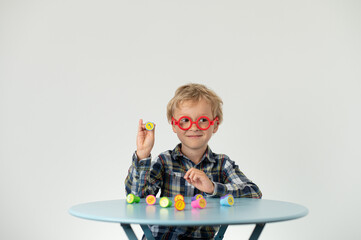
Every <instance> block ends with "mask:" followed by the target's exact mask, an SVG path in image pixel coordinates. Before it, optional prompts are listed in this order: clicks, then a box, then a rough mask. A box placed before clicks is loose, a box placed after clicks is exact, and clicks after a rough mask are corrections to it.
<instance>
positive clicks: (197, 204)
mask: <svg viewBox="0 0 361 240" xmlns="http://www.w3.org/2000/svg"><path fill="white" fill-rule="evenodd" d="M191 205H192V207H193V208H205V207H206V206H207V200H206V199H205V198H198V199H197V200H194V201H192V203H191Z"/></svg>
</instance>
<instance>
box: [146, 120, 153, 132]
mask: <svg viewBox="0 0 361 240" xmlns="http://www.w3.org/2000/svg"><path fill="white" fill-rule="evenodd" d="M145 129H146V130H148V131H152V130H153V129H154V123H152V122H146V123H145Z"/></svg>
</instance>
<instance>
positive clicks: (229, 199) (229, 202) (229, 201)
mask: <svg viewBox="0 0 361 240" xmlns="http://www.w3.org/2000/svg"><path fill="white" fill-rule="evenodd" d="M220 204H221V205H222V206H233V204H234V198H233V196H232V194H227V195H225V196H223V197H221V200H220Z"/></svg>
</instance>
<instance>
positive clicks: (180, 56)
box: [0, 0, 361, 240]
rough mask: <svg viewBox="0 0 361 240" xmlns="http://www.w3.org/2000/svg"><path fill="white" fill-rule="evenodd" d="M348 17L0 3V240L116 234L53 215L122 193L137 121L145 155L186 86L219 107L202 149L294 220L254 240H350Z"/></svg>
mask: <svg viewBox="0 0 361 240" xmlns="http://www.w3.org/2000/svg"><path fill="white" fill-rule="evenodd" d="M360 12H361V3H360V1H347V0H344V1H321V0H310V1H119V0H117V1H111V0H106V1H85V0H83V1H82V0H71V1H66V0H65V1H55V0H52V1H51V0H50V1H39V0H38V1H36V0H33V1H12V0H8V1H6V0H3V1H1V2H0V190H1V197H0V229H1V230H0V238H1V239H7V240H12V239H16V240H17V239H40V240H42V239H44V240H45V239H54V240H57V239H89V240H90V239H125V234H124V232H123V230H122V229H121V228H120V227H119V226H118V225H117V224H109V223H101V222H93V221H87V220H83V219H79V218H75V217H72V216H70V215H69V214H68V212H67V211H68V209H69V208H70V207H71V206H72V205H74V204H78V203H82V202H89V201H97V200H107V199H118V198H124V197H125V193H124V178H125V176H126V174H127V169H128V166H129V164H130V161H131V155H132V153H133V151H134V150H135V136H136V130H137V122H138V119H139V118H144V119H145V120H151V121H154V122H156V124H157V132H156V137H157V138H156V146H155V148H154V151H153V154H154V155H156V154H157V153H159V152H161V151H164V150H167V149H172V148H173V147H174V146H175V145H176V143H177V142H178V141H177V138H176V136H175V135H174V134H173V133H172V132H171V128H170V126H169V124H168V123H167V121H166V116H165V107H166V104H167V102H168V100H169V99H170V98H171V97H172V95H173V93H174V91H175V89H176V88H177V87H178V86H180V85H181V84H184V83H188V82H200V83H204V84H206V85H207V86H209V87H210V88H212V89H214V90H215V91H216V92H217V93H218V94H219V95H220V96H221V97H222V98H223V100H224V104H225V105H224V114H225V120H224V124H223V125H222V126H221V128H220V131H219V132H218V133H217V134H216V135H215V136H214V138H213V139H212V140H211V142H210V146H211V147H212V149H213V150H214V151H215V152H218V153H221V152H222V153H226V154H228V155H229V156H230V157H231V158H232V159H233V160H235V161H236V162H237V163H238V164H239V165H240V168H241V169H242V170H243V171H244V173H245V174H246V175H247V176H248V177H249V178H251V179H252V180H253V181H254V182H256V183H257V184H258V185H259V186H260V188H261V190H262V191H263V194H264V198H265V199H276V200H283V201H291V202H295V203H299V204H302V205H304V206H306V207H308V208H309V210H310V213H309V215H308V216H307V217H305V218H302V219H298V220H294V221H289V222H283V223H275V224H268V225H266V228H265V229H264V231H263V233H262V236H261V239H277V240H278V239H302V240H303V239H360V238H361V230H360V228H359V224H358V223H359V215H360V214H361V211H360V209H361V208H360V201H359V199H360V197H361V188H360V187H361V186H360V185H361V184H360V183H361V177H360V170H359V166H360V160H361V150H360V145H361V137H360V136H361V124H360V123H361V111H360V109H361V94H360V92H361V91H360V90H361V70H360V69H361V67H360V66H361V27H360V26H361V25H360V24H361V14H360ZM134 228H135V230H136V231H137V234H138V236H140V235H141V230H140V228H139V227H137V226H135V227H134ZM252 228H253V227H252V226H231V227H229V229H228V231H227V233H226V237H225V238H226V239H239V238H242V239H247V237H248V236H249V235H250V231H251V230H252Z"/></svg>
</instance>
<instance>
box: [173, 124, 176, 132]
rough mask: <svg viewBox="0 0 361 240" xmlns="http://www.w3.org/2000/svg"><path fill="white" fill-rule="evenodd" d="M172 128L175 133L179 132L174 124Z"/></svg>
mask: <svg viewBox="0 0 361 240" xmlns="http://www.w3.org/2000/svg"><path fill="white" fill-rule="evenodd" d="M172 129H173V132H174V133H177V132H176V130H175V125H174V124H172Z"/></svg>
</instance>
